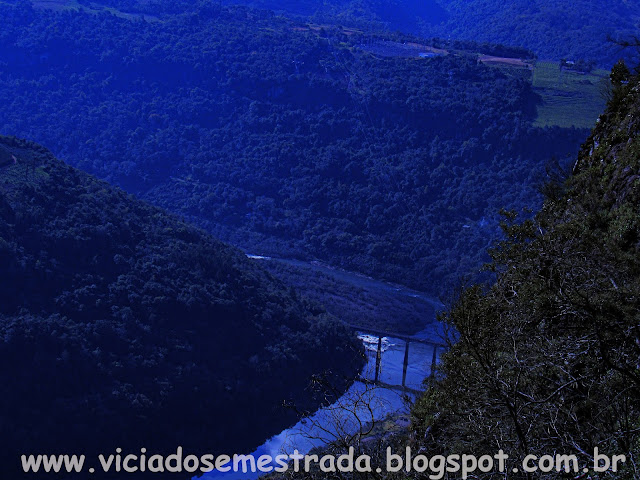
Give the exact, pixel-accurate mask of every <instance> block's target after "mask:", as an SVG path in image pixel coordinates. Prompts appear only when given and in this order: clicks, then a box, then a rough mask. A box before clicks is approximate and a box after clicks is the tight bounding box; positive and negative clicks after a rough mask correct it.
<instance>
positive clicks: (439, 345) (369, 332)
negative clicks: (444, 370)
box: [348, 324, 447, 393]
mask: <svg viewBox="0 0 640 480" xmlns="http://www.w3.org/2000/svg"><path fill="white" fill-rule="evenodd" d="M348 326H349V328H351V329H352V330H353V331H355V332H359V333H362V334H365V335H372V336H374V337H378V348H377V349H376V367H375V377H374V380H370V379H366V378H361V379H360V380H361V381H362V382H364V383H373V384H375V385H380V386H383V387H385V388H390V389H393V390H402V391H410V392H412V393H418V391H417V390H415V389H413V388H410V387H407V385H406V382H407V367H408V365H409V345H410V344H411V343H422V344H424V345H428V346H430V347H432V348H433V354H432V357H431V375H433V374H434V373H435V369H436V362H437V359H438V349H442V350H444V349H446V348H447V345H445V344H444V343H439V342H434V341H431V340H424V339H421V338H415V337H412V336H409V335H403V334H399V333H393V332H385V331H381V330H375V329H372V328H368V327H362V326H360V325H351V324H349V325H348ZM383 337H392V338H397V339H399V340H403V341H404V342H405V347H404V360H403V362H402V385H392V384H388V383H385V382H382V381H381V380H380V365H381V362H382V338H383Z"/></svg>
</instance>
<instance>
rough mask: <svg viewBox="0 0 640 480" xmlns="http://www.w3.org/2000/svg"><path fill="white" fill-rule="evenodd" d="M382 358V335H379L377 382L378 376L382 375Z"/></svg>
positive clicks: (376, 381) (376, 380)
mask: <svg viewBox="0 0 640 480" xmlns="http://www.w3.org/2000/svg"><path fill="white" fill-rule="evenodd" d="M381 360H382V337H381V336H380V337H378V351H377V353H376V379H375V383H378V377H379V376H380V361H381Z"/></svg>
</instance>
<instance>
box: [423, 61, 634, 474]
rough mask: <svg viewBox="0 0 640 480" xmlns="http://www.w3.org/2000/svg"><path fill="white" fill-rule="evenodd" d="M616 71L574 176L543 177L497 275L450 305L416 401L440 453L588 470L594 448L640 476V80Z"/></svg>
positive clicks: (496, 257) (501, 255)
mask: <svg viewBox="0 0 640 480" xmlns="http://www.w3.org/2000/svg"><path fill="white" fill-rule="evenodd" d="M612 80H613V83H614V91H613V97H612V99H611V101H610V102H609V106H608V108H607V110H606V112H605V113H604V114H603V115H602V116H601V117H600V119H599V122H598V124H597V125H596V127H595V128H594V130H593V132H592V134H591V136H590V137H589V139H588V140H587V141H586V142H585V144H584V145H583V148H582V150H581V152H580V154H579V156H578V159H577V162H576V164H575V167H574V169H573V174H572V175H571V176H570V177H569V178H568V179H567V180H566V181H565V182H556V183H551V184H549V185H548V187H547V198H546V201H545V203H544V206H543V208H542V209H541V210H540V212H539V213H538V214H537V215H536V217H535V218H534V219H532V220H527V221H525V222H522V223H515V222H513V220H514V218H513V217H511V221H508V222H506V224H505V228H506V233H507V235H508V236H507V239H506V240H505V241H504V242H502V243H500V244H499V245H498V246H497V247H496V248H495V250H493V252H492V259H493V262H492V263H491V267H492V268H493V270H494V271H495V272H496V273H497V281H496V283H494V284H492V285H490V286H487V287H486V288H483V287H480V286H476V287H472V288H469V289H467V290H465V291H463V292H462V293H461V295H460V296H459V299H458V300H457V301H456V302H455V303H454V305H453V307H452V308H451V309H450V310H449V312H448V313H446V314H445V315H444V316H443V319H444V320H445V321H446V322H447V324H448V325H449V326H450V327H451V328H452V329H454V330H455V332H456V333H455V334H453V338H454V339H455V340H457V341H456V342H455V343H454V344H453V345H452V347H451V349H450V351H449V352H448V353H447V354H446V355H444V356H443V361H442V365H441V367H440V373H439V376H438V378H437V380H435V381H433V382H431V383H430V384H429V385H428V388H427V391H426V393H425V395H424V396H423V397H422V398H421V399H420V400H419V401H418V402H417V403H416V405H415V406H414V428H415V430H416V437H415V438H418V439H421V440H419V441H418V442H419V443H420V446H421V447H422V448H426V449H428V450H429V451H430V452H431V454H434V453H436V452H438V453H440V452H441V453H445V454H446V453H456V452H459V451H474V452H478V453H477V454H480V453H490V452H492V451H495V450H496V449H498V448H502V449H504V450H505V452H506V453H508V454H509V455H510V457H511V459H512V461H513V462H516V461H519V460H522V459H524V457H525V456H526V455H529V454H533V455H536V456H537V457H538V458H540V457H541V456H542V455H545V454H548V453H549V452H561V453H562V454H564V455H571V454H575V455H576V456H577V457H578V458H579V462H580V465H579V467H580V470H579V471H580V472H582V468H584V467H586V468H590V469H592V468H593V458H592V457H593V452H594V448H596V447H597V448H598V449H599V451H600V452H601V453H604V454H606V455H609V456H610V457H611V456H612V455H614V454H615V455H620V454H623V455H625V456H626V462H625V464H624V468H622V469H620V470H619V471H618V472H617V473H616V474H615V475H614V477H615V478H618V479H635V478H638V475H639V473H640V472H639V471H638V465H637V458H638V455H640V436H639V434H638V432H639V427H640V375H639V368H640V367H639V365H638V359H639V358H640V316H639V313H638V312H639V311H640V309H639V307H640V305H639V303H638V302H639V299H640V261H639V259H640V256H639V250H640V220H639V219H640V215H639V212H640V176H639V175H638V172H640V163H639V159H640V155H639V153H640V137H639V135H638V134H639V133H640V80H639V78H638V76H637V75H632V74H630V73H629V71H628V70H627V69H626V67H624V66H623V65H622V64H618V65H616V67H615V68H614V71H613V74H612ZM512 466H516V464H515V463H514V464H513V465H510V466H509V470H508V471H511V467H512ZM592 473H593V472H592ZM606 475H612V474H611V472H608V473H607V474H606ZM509 478H512V476H511V473H510V474H509ZM513 478H531V477H527V476H526V475H525V474H524V473H521V474H520V476H518V475H517V474H514V475H513ZM535 478H557V477H554V476H553V475H551V474H549V476H548V477H546V476H544V475H540V476H539V477H535ZM591 478H601V477H600V476H595V477H591ZM602 478H605V477H604V476H602Z"/></svg>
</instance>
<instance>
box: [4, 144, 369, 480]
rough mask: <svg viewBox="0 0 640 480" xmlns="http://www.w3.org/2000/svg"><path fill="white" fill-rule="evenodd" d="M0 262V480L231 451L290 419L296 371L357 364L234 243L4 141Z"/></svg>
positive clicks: (319, 320)
mask: <svg viewBox="0 0 640 480" xmlns="http://www.w3.org/2000/svg"><path fill="white" fill-rule="evenodd" d="M0 264H1V265H2V276H1V277H0V363H1V364H2V365H3V366H4V368H3V381H2V383H1V384H0V436H1V437H2V439H3V442H2V444H3V449H2V452H1V453H0V462H1V463H2V472H3V473H5V474H9V473H10V472H14V473H15V471H17V470H18V466H19V458H20V457H19V455H21V454H31V453H34V454H38V453H47V454H49V453H52V454H53V453H67V454H71V453H76V454H86V455H94V454H97V453H102V454H105V455H109V454H110V453H113V451H114V450H115V448H116V447H120V448H123V449H124V451H126V449H130V450H129V451H135V452H139V451H140V448H141V447H146V448H147V449H149V452H154V451H155V452H156V453H162V452H165V453H167V452H169V453H175V449H176V448H177V447H178V446H183V447H184V448H185V449H191V450H192V453H196V454H197V453H198V452H200V453H205V452H206V453H214V452H217V453H218V454H220V453H229V451H238V452H242V451H247V450H249V449H251V448H255V446H256V445H258V444H260V443H261V442H262V441H263V440H264V438H265V437H268V436H269V435H272V434H275V433H277V432H279V431H280V430H281V429H282V428H284V427H286V426H288V425H289V424H290V423H292V421H295V416H294V415H293V414H292V412H291V411H290V410H286V409H284V408H283V402H285V401H286V402H294V403H296V404H297V405H298V406H299V407H303V408H313V407H315V406H316V405H317V403H316V400H315V399H313V398H311V396H310V393H309V392H308V390H307V387H308V382H309V381H310V380H311V377H312V375H322V374H324V373H325V372H328V374H329V377H330V378H333V381H335V382H337V383H336V385H342V386H344V382H345V381H348V379H349V378H353V376H354V375H355V374H356V373H357V372H358V370H359V368H360V367H361V364H362V362H363V358H362V352H361V346H360V345H359V343H358V342H357V340H356V339H355V337H353V336H352V333H351V332H350V331H349V330H347V329H345V328H344V327H342V326H340V324H339V323H338V322H337V321H336V320H335V319H334V318H333V317H329V316H328V315H327V314H326V313H324V312H323V310H321V309H319V308H317V307H316V306H313V305H310V304H308V303H307V302H305V301H302V300H299V299H298V298H297V295H296V294H295V293H294V292H292V291H290V289H288V288H287V287H285V286H284V285H282V284H281V283H280V282H277V281H275V280H274V279H273V278H272V277H271V276H269V275H268V274H267V273H266V272H265V271H263V270H262V269H260V268H258V267H257V266H256V265H255V263H254V262H252V261H250V260H248V259H247V258H246V257H245V255H244V254H242V253H241V252H239V251H238V250H237V249H235V248H233V247H230V246H227V245H225V244H223V243H221V242H219V241H217V240H215V239H213V238H212V237H211V236H209V235H208V234H206V233H205V232H203V231H202V230H199V229H197V228H195V227H193V226H190V225H188V224H186V223H184V222H183V221H181V220H179V219H177V218H176V217H174V216H172V215H169V214H167V213H165V212H163V211H162V210H160V209H158V208H156V207H152V206H150V205H148V204H146V203H145V202H142V201H140V200H136V199H135V198H133V197H132V196H130V195H128V194H126V193H124V192H123V191H121V190H119V189H117V188H115V187H111V186H110V185H108V184H106V183H105V182H103V181H98V180H96V179H94V178H93V177H91V176H89V175H87V174H86V173H83V172H80V171H78V170H76V169H74V168H72V167H70V166H67V165H65V164H64V163H62V162H60V161H58V160H56V159H55V158H54V157H53V156H52V155H51V154H50V153H49V152H48V151H46V150H45V149H44V148H42V147H39V146H37V145H35V144H32V143H29V142H26V141H23V140H18V139H15V138H12V137H0ZM131 449H134V450H131ZM172 449H173V450H172ZM94 466H95V465H94ZM163 478H164V477H163ZM183 478H184V474H183Z"/></svg>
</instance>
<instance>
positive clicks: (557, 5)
mask: <svg viewBox="0 0 640 480" xmlns="http://www.w3.org/2000/svg"><path fill="white" fill-rule="evenodd" d="M227 2H228V3H231V4H237V3H240V4H245V5H253V6H258V7H261V8H269V9H272V10H276V11H282V12H285V13H287V14H293V15H300V16H312V17H313V18H314V19H315V20H316V21H320V22H338V23H342V24H343V25H348V26H359V27H371V28H386V29H390V30H400V31H403V32H406V33H414V34H418V35H421V36H424V37H427V38H430V37H439V38H443V39H454V40H473V41H476V42H491V43H499V44H503V45H511V46H521V47H526V48H528V49H530V50H532V51H533V52H535V54H536V55H537V56H538V57H540V58H543V59H553V60H560V59H561V58H567V59H570V60H581V59H582V60H587V61H589V60H593V61H595V62H596V63H597V64H599V65H602V66H607V67H611V66H612V65H613V63H615V62H616V61H617V60H618V58H619V57H620V56H621V55H622V56H627V55H629V54H630V52H629V51H627V52H622V51H621V49H620V48H619V47H616V46H615V45H612V44H610V42H608V38H609V37H612V38H614V39H619V38H630V37H631V36H633V35H635V34H636V32H637V26H638V22H639V21H640V5H639V4H638V3H637V2H629V1H625V0H613V1H612V0H577V1H576V0H572V1H568V0H562V1H558V0H533V1H531V0H517V1H510V2H501V1H487V0H393V1H381V0H350V1H349V0H328V1H320V0H302V1H299V2H280V1H277V0H227Z"/></svg>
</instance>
